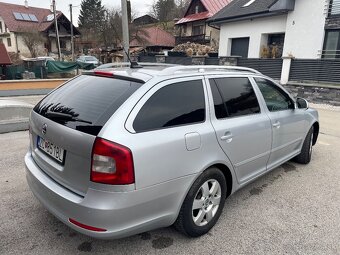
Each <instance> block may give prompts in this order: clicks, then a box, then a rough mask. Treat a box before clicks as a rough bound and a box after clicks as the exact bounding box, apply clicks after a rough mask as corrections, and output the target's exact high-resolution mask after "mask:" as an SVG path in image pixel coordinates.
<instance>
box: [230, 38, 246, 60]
mask: <svg viewBox="0 0 340 255" xmlns="http://www.w3.org/2000/svg"><path fill="white" fill-rule="evenodd" d="M248 50H249V37H244V38H234V39H232V42H231V56H241V57H242V58H247V57H248Z"/></svg>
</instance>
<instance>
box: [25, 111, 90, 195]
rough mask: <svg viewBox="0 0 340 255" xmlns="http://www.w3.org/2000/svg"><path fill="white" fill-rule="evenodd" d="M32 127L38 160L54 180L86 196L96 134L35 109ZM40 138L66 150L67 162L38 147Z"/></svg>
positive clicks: (33, 152)
mask: <svg viewBox="0 0 340 255" xmlns="http://www.w3.org/2000/svg"><path fill="white" fill-rule="evenodd" d="M43 126H45V128H46V132H45V134H44V133H43V132H42V130H43ZM30 127H31V130H32V140H33V149H32V157H33V159H34V161H35V162H36V164H37V165H38V166H39V167H40V168H41V169H42V170H43V171H44V172H45V173H46V174H47V175H49V176H50V177H51V178H52V179H53V180H54V181H56V182H57V183H59V184H60V185H62V186H64V187H65V188H67V189H69V190H71V191H73V192H75V193H77V194H79V195H82V196H84V195H85V193H86V191H87V189H88V186H89V182H90V171H91V152H92V146H93V143H94V140H95V138H96V137H95V136H93V135H89V134H86V133H83V132H79V131H77V130H74V129H71V128H68V127H65V126H63V125H61V124H58V123H57V122H54V121H52V120H49V119H47V118H45V117H43V116H41V115H39V114H37V113H35V112H32V113H31V121H30ZM40 138H43V139H44V140H45V141H48V142H50V143H51V144H53V146H57V147H58V148H61V149H63V150H64V157H63V158H64V160H63V162H59V160H57V159H55V158H54V157H53V156H51V155H50V154H48V153H46V152H45V151H43V150H42V149H41V148H39V147H38V139H40Z"/></svg>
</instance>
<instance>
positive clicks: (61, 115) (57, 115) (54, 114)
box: [45, 111, 92, 124]
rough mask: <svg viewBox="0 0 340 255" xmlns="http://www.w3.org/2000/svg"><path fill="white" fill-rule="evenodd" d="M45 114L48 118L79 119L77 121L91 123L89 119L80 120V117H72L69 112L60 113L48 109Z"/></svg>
mask: <svg viewBox="0 0 340 255" xmlns="http://www.w3.org/2000/svg"><path fill="white" fill-rule="evenodd" d="M45 116H46V117H50V118H54V119H60V120H65V121H79V122H84V123H87V124H92V122H91V121H87V120H82V119H79V118H77V117H74V116H73V115H71V114H67V113H62V112H51V111H48V112H46V113H45Z"/></svg>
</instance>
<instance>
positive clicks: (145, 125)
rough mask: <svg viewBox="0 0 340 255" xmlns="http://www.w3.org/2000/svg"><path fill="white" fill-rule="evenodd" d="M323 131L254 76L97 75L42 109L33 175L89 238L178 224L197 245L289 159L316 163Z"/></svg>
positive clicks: (148, 70) (56, 208)
mask: <svg viewBox="0 0 340 255" xmlns="http://www.w3.org/2000/svg"><path fill="white" fill-rule="evenodd" d="M318 133H319V121H318V113H317V112H316V111H315V110H313V109H309V107H308V103H307V101H306V100H304V99H301V98H298V99H296V100H295V99H294V98H292V97H291V96H290V94H289V93H288V92H287V91H286V90H285V89H284V88H283V87H281V86H280V85H278V84H277V83H275V81H273V80H272V79H270V78H268V77H266V76H264V75H262V74H261V73H259V72H257V71H255V70H253V69H249V68H242V67H228V66H166V65H153V66H152V65H144V66H143V67H141V68H136V67H134V68H131V67H130V66H124V67H120V68H111V69H101V70H99V69H98V70H95V71H94V72H92V73H87V74H84V75H81V76H78V77H76V78H74V79H72V80H70V81H68V82H67V83H65V84H63V85H62V86H60V87H59V88H57V89H55V90H54V91H52V92H51V93H49V94H48V95H47V96H46V97H45V98H44V99H42V100H41V102H39V103H38V104H37V105H36V106H35V108H34V109H33V111H32V113H31V117H30V131H29V134H30V148H29V151H28V153H27V155H26V156H25V164H26V168H27V171H26V175H27V181H28V184H29V186H30V188H31V190H32V192H33V193H34V195H35V196H36V197H37V198H38V200H40V202H41V203H42V204H43V205H44V206H45V207H46V208H47V209H48V210H49V211H50V212H51V213H52V214H54V215H55V216H56V217H57V218H59V219H60V220H61V221H62V222H64V223H65V224H66V225H68V226H70V227H71V228H73V229H75V230H77V231H79V232H81V233H83V234H86V235H89V236H93V237H97V238H121V237H125V236H129V235H133V234H137V233H141V232H144V231H149V230H152V229H156V228H160V227H166V226H170V225H174V226H175V227H176V228H177V229H178V230H180V231H181V232H183V233H185V234H186V235H188V236H192V237H197V236H200V235H203V234H205V233H207V232H208V231H209V230H210V229H211V228H212V227H213V226H214V225H215V223H216V222H217V220H218V218H219V217H220V215H221V212H222V210H223V207H224V203H225V199H226V198H227V197H228V196H230V195H231V194H232V193H234V192H235V191H236V190H238V189H240V188H241V187H243V186H245V185H246V184H248V183H249V182H251V181H253V180H255V179H256V178H257V177H259V176H261V175H263V174H266V173H267V172H268V171H270V170H272V169H274V168H276V167H278V166H279V165H281V164H282V163H284V162H286V161H288V160H290V159H294V160H295V161H297V162H299V163H302V164H307V163H309V162H310V160H311V155H312V146H313V145H314V144H315V143H316V140H317V137H318Z"/></svg>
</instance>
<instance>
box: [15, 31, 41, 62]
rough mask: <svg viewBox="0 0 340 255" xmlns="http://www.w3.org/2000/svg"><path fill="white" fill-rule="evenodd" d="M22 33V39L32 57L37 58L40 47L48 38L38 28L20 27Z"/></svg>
mask: <svg viewBox="0 0 340 255" xmlns="http://www.w3.org/2000/svg"><path fill="white" fill-rule="evenodd" d="M20 31H21V32H20V35H21V37H22V41H23V42H24V44H25V45H26V47H27V48H28V50H29V51H30V53H31V56H32V58H36V57H37V56H38V55H39V48H42V47H41V46H42V44H43V43H44V42H45V41H46V38H45V37H44V36H43V35H42V34H41V33H40V32H39V31H37V30H33V29H31V30H27V28H26V29H20Z"/></svg>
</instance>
